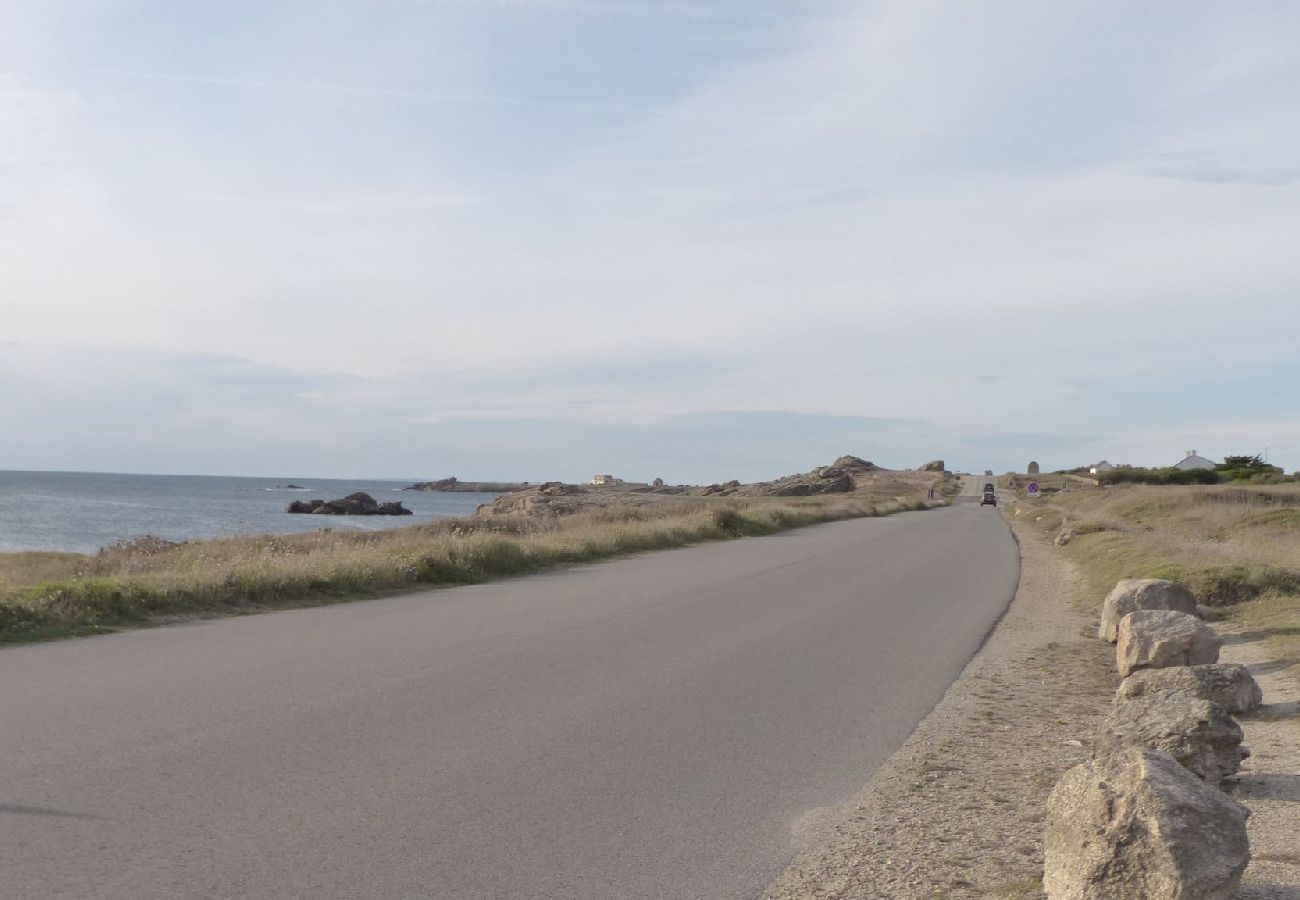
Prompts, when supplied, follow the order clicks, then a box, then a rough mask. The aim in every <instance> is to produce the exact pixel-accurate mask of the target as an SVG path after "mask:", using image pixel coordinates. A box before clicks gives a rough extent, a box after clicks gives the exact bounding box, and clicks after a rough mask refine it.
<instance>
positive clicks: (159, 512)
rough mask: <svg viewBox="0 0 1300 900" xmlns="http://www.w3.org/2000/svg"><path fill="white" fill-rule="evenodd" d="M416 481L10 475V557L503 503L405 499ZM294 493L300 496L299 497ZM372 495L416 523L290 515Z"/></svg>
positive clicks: (421, 516) (479, 497) (6, 513)
mask: <svg viewBox="0 0 1300 900" xmlns="http://www.w3.org/2000/svg"><path fill="white" fill-rule="evenodd" d="M409 484H411V482H410V481H377V480H374V479H366V478H349V479H335V478H287V477H286V478H243V477H226V476H208V475H114V474H104V473H97V472H7V471H2V470H0V553H6V552H14V551H19V550H64V551H73V552H77V553H93V552H95V551H97V550H99V549H100V548H101V547H106V546H108V545H110V544H113V543H116V542H117V541H121V540H127V539H129V538H133V537H139V536H141V535H146V534H149V535H154V536H156V537H161V538H165V539H167V540H169V541H192V540H197V539H201V538H214V537H230V536H234V535H245V534H291V533H294V532H302V531H316V530H318V529H320V528H334V529H338V530H343V529H352V530H356V531H373V530H377V529H380V528H398V527H401V526H404V525H414V524H417V523H419V522H428V521H430V520H433V519H441V518H447V517H450V516H467V515H469V514H470V513H472V512H474V510H475V508H476V507H478V505H479V504H480V503H487V502H488V501H489V500H492V499H493V498H494V497H496V496H497V495H496V494H478V493H463V494H460V493H447V494H444V493H425V492H423V491H404V490H402V488H403V487H406V486H407V485H409ZM291 485H292V487H291ZM355 491H365V492H366V493H367V494H369V495H370V496H372V497H374V498H375V499H376V500H378V501H379V502H380V503H384V502H386V501H389V500H401V501H402V503H404V504H405V505H406V507H407V508H408V509H410V510H411V511H412V512H413V513H414V514H413V515H410V516H313V515H295V514H291V513H286V512H285V511H284V508H285V507H286V506H288V505H289V503H290V502H291V501H293V500H311V499H314V498H319V499H321V500H334V499H337V498H339V497H346V496H347V495H348V494H351V493H353V492H355Z"/></svg>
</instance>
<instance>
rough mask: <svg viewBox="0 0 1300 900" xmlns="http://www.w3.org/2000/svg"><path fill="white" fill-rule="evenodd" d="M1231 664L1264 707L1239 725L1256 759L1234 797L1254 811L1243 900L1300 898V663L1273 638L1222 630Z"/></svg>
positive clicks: (1251, 760) (1240, 779) (1241, 778)
mask: <svg viewBox="0 0 1300 900" xmlns="http://www.w3.org/2000/svg"><path fill="white" fill-rule="evenodd" d="M1215 627H1216V628H1218V630H1219V631H1220V633H1222V634H1223V636H1224V640H1225V646H1224V648H1223V651H1222V653H1221V654H1220V659H1222V660H1223V662H1234V663H1242V664H1243V665H1246V666H1248V667H1249V668H1250V669H1251V671H1252V673H1253V674H1254V676H1255V680H1256V681H1258V682H1259V686H1260V688H1261V689H1263V691H1264V705H1263V706H1262V707H1261V708H1260V709H1259V710H1258V711H1257V712H1255V713H1252V714H1251V715H1248V716H1243V717H1241V718H1240V719H1239V721H1240V723H1241V729H1242V731H1243V732H1244V733H1245V741H1244V743H1245V745H1246V746H1247V747H1249V748H1250V752H1251V756H1250V758H1249V759H1247V760H1246V761H1245V763H1243V765H1242V770H1241V775H1240V776H1239V777H1238V778H1237V782H1236V785H1235V790H1234V791H1233V796H1235V797H1236V798H1237V799H1238V800H1240V801H1241V802H1242V803H1244V804H1246V806H1248V807H1250V812H1251V816H1250V820H1249V822H1248V823H1247V827H1248V830H1249V832H1250V849H1251V860H1250V867H1249V868H1247V869H1246V876H1245V879H1244V881H1243V886H1242V891H1241V893H1240V894H1239V895H1238V896H1239V897H1240V898H1241V900H1247V898H1249V900H1297V898H1300V660H1298V659H1296V658H1294V657H1290V656H1287V657H1280V656H1278V654H1277V652H1276V651H1277V649H1278V648H1277V646H1276V645H1274V644H1271V643H1270V642H1269V641H1268V640H1267V637H1268V636H1267V634H1262V633H1260V632H1258V631H1254V630H1247V629H1243V628H1241V627H1237V626H1234V625H1233V624H1232V623H1231V621H1229V622H1224V623H1215Z"/></svg>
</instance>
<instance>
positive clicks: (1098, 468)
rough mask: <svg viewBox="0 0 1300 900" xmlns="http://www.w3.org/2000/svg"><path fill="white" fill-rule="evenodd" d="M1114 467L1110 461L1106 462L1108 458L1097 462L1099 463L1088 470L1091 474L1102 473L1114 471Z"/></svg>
mask: <svg viewBox="0 0 1300 900" xmlns="http://www.w3.org/2000/svg"><path fill="white" fill-rule="evenodd" d="M1114 468H1115V467H1114V466H1112V465H1111V464H1110V463H1108V462H1106V460H1104V459H1103V460H1102V461H1101V462H1099V463H1097V465H1095V466H1093V467H1092V468H1091V469H1089V470H1088V474H1089V475H1100V474H1101V473H1102V472H1110V471H1112V470H1113V469H1114Z"/></svg>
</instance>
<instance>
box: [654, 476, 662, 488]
mask: <svg viewBox="0 0 1300 900" xmlns="http://www.w3.org/2000/svg"><path fill="white" fill-rule="evenodd" d="M653 485H654V487H657V488H660V487H663V486H664V480H663V479H662V478H656V479H655V480H654V482H653Z"/></svg>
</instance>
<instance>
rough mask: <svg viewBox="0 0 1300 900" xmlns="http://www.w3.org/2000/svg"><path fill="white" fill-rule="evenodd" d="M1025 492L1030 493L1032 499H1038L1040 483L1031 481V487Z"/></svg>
mask: <svg viewBox="0 0 1300 900" xmlns="http://www.w3.org/2000/svg"><path fill="white" fill-rule="evenodd" d="M1025 490H1027V491H1029V496H1031V497H1037V496H1038V482H1037V481H1031V482H1029V487H1027V488H1025Z"/></svg>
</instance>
